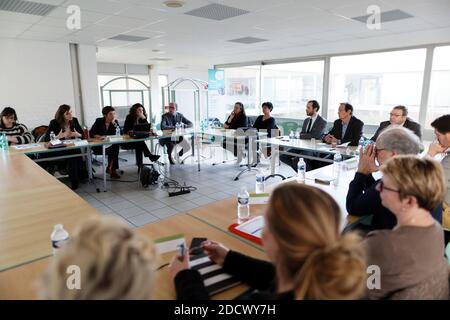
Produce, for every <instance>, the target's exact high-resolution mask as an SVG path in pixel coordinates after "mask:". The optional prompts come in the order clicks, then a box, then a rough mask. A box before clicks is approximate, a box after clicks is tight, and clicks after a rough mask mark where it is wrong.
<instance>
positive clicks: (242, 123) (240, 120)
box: [225, 112, 248, 129]
mask: <svg viewBox="0 0 450 320" xmlns="http://www.w3.org/2000/svg"><path fill="white" fill-rule="evenodd" d="M229 118H230V116H228V119H229ZM228 119H227V121H225V123H226V124H227V125H228V126H229V127H228V129H238V128H245V127H248V119H247V116H246V115H245V114H244V113H242V112H241V113H239V114H238V116H237V117H233V120H232V121H231V122H228Z"/></svg>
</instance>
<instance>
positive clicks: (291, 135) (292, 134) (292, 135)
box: [289, 130, 295, 139]
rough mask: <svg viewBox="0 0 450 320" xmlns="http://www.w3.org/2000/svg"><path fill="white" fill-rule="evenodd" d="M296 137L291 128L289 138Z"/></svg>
mask: <svg viewBox="0 0 450 320" xmlns="http://www.w3.org/2000/svg"><path fill="white" fill-rule="evenodd" d="M294 138H295V134H294V131H292V130H291V132H289V139H294Z"/></svg>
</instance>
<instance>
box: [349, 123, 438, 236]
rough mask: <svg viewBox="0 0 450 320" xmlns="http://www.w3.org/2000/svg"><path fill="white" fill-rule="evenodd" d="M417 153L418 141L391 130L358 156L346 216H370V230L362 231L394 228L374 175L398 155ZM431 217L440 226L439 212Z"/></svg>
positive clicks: (403, 130)
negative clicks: (382, 202)
mask: <svg viewBox="0 0 450 320" xmlns="http://www.w3.org/2000/svg"><path fill="white" fill-rule="evenodd" d="M419 152H420V140H419V138H418V137H417V136H416V135H414V133H413V132H412V131H411V130H408V129H406V128H402V127H392V128H388V129H386V130H384V131H383V132H382V133H381V134H380V136H379V137H378V139H377V141H376V145H375V144H370V145H368V146H367V147H366V148H365V150H364V151H363V150H361V152H360V154H361V155H360V160H359V163H358V169H357V172H356V173H355V178H354V179H353V181H352V182H350V185H349V188H348V193H347V199H346V207H347V211H348V213H349V214H351V215H354V216H358V217H362V216H369V215H373V217H372V223H371V225H370V226H365V227H364V228H363V229H365V231H372V230H378V229H392V228H394V227H395V225H396V224H397V219H396V218H395V215H394V214H393V213H392V212H391V211H389V209H387V208H385V207H383V205H382V204H381V198H380V193H379V192H378V191H377V190H376V185H377V184H378V182H379V181H380V180H375V178H374V177H373V175H372V174H373V173H374V172H377V171H378V170H379V167H380V166H381V165H382V164H383V163H385V162H386V161H387V160H389V159H390V158H392V157H396V156H399V155H417V154H418V153H419ZM432 215H433V217H434V218H435V219H436V220H437V221H438V222H439V223H440V222H441V220H442V208H441V207H437V208H436V209H435V210H434V211H433V213H432Z"/></svg>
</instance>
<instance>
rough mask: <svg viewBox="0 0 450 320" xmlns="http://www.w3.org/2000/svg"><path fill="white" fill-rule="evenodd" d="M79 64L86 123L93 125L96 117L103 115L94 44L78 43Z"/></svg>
mask: <svg viewBox="0 0 450 320" xmlns="http://www.w3.org/2000/svg"><path fill="white" fill-rule="evenodd" d="M78 66H79V74H80V87H81V88H80V89H81V98H82V105H83V115H84V124H85V125H86V126H88V127H91V125H92V124H93V123H94V121H95V119H96V118H98V117H101V108H100V101H99V93H98V78H97V59H96V48H95V47H94V46H89V45H82V44H79V45H78Z"/></svg>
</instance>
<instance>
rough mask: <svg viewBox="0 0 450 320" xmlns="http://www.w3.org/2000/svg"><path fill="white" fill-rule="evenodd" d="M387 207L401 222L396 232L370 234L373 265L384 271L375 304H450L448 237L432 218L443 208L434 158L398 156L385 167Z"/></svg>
mask: <svg viewBox="0 0 450 320" xmlns="http://www.w3.org/2000/svg"><path fill="white" fill-rule="evenodd" d="M381 172H382V173H383V178H382V179H381V181H380V182H379V183H378V185H377V190H378V191H379V192H380V197H381V202H382V205H383V206H384V207H386V208H387V209H389V210H390V211H391V212H392V213H393V214H394V215H395V216H396V218H397V225H396V226H395V227H394V229H393V230H379V231H374V232H371V233H369V234H368V236H367V239H366V240H365V245H366V246H367V249H368V264H369V265H375V266H378V267H379V270H380V280H381V282H380V287H379V288H375V289H371V290H368V295H369V297H370V298H373V299H448V297H449V283H448V280H449V278H448V276H449V274H448V272H449V271H448V265H447V262H446V260H445V259H444V233H443V230H442V227H441V226H440V224H439V223H438V222H437V221H436V220H434V219H433V217H432V216H431V210H432V209H433V208H435V207H436V206H437V205H438V204H439V203H441V202H442V200H443V198H444V194H445V190H446V189H445V183H444V178H443V172H442V168H441V166H440V165H439V163H438V162H436V161H435V160H432V159H431V158H422V159H420V158H417V157H415V156H405V155H402V156H397V157H395V158H392V159H390V160H388V161H387V162H386V163H385V164H383V166H381Z"/></svg>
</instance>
